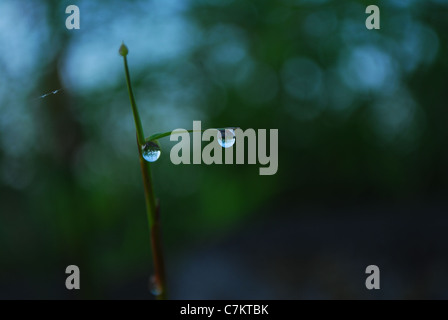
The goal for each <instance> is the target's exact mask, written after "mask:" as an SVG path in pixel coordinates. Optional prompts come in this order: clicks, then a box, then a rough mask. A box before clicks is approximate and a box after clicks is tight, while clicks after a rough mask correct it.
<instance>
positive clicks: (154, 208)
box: [123, 55, 167, 300]
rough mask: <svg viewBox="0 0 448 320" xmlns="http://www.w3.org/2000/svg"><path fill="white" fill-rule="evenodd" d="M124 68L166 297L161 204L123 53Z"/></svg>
mask: <svg viewBox="0 0 448 320" xmlns="http://www.w3.org/2000/svg"><path fill="white" fill-rule="evenodd" d="M123 59H124V69H125V73H126V83H127V87H128V93H129V99H130V101H131V106H132V113H133V114H134V121H135V128H136V130H137V145H138V153H139V158H140V168H141V171H142V176H143V186H144V190H145V201H146V213H147V216H148V224H149V230H150V233H151V248H152V255H153V260H154V281H155V284H154V285H155V286H156V291H157V293H158V294H157V295H156V298H157V299H158V300H164V299H166V297H167V295H166V279H165V264H164V259H163V252H162V242H161V232H160V229H161V228H160V213H159V206H158V205H157V204H156V198H155V195H154V188H153V184H152V178H151V167H150V165H149V162H147V161H145V160H144V159H143V156H142V145H143V144H144V143H145V136H144V133H143V127H142V123H141V120H140V116H139V113H138V109H137V104H136V103H135V99H134V93H133V92H132V86H131V77H130V75H129V69H128V62H127V59H126V55H123Z"/></svg>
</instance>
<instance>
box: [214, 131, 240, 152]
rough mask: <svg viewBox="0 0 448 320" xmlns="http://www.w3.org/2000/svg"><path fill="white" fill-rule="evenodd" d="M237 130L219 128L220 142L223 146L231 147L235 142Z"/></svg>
mask: <svg viewBox="0 0 448 320" xmlns="http://www.w3.org/2000/svg"><path fill="white" fill-rule="evenodd" d="M235 140H236V139H235V130H234V129H225V130H218V143H219V144H220V145H221V147H223V148H230V147H231V146H233V145H234V144H235Z"/></svg>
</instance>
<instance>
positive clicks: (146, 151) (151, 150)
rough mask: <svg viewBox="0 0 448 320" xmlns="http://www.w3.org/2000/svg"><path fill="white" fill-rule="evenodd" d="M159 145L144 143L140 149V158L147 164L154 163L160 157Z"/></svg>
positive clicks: (149, 142)
mask: <svg viewBox="0 0 448 320" xmlns="http://www.w3.org/2000/svg"><path fill="white" fill-rule="evenodd" d="M160 153H161V152H160V145H159V143H158V142H157V141H156V140H154V141H148V142H146V143H145V144H144V145H143V147H142V156H143V158H144V159H145V160H146V161H148V162H155V161H157V159H159V157H160Z"/></svg>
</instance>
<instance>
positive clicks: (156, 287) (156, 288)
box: [149, 276, 162, 297]
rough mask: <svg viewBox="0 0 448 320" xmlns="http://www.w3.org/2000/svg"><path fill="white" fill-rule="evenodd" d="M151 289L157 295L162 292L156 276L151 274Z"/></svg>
mask: <svg viewBox="0 0 448 320" xmlns="http://www.w3.org/2000/svg"><path fill="white" fill-rule="evenodd" d="M149 290H150V291H151V293H152V294H153V295H155V296H156V297H157V296H158V295H160V294H161V293H162V290H161V289H160V286H159V284H158V283H157V279H156V277H155V276H151V277H150V278H149Z"/></svg>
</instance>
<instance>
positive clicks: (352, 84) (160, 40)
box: [0, 0, 448, 297]
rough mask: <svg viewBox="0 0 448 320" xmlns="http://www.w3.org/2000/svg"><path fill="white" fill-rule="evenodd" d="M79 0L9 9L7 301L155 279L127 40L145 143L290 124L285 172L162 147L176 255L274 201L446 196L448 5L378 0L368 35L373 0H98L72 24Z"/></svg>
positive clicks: (4, 31) (0, 201) (160, 183)
mask: <svg viewBox="0 0 448 320" xmlns="http://www.w3.org/2000/svg"><path fill="white" fill-rule="evenodd" d="M69 4H72V3H71V2H69V1H58V3H57V4H56V3H55V2H53V1H40V2H36V1H25V0H21V1H12V0H3V1H1V3H0V43H2V48H3V50H1V52H0V70H1V73H2V80H1V85H0V296H1V297H5V296H6V297H7V296H8V294H11V295H13V296H19V297H20V296H27V297H39V296H40V297H57V296H58V295H66V294H67V293H66V292H65V289H64V288H63V283H64V282H63V281H64V280H63V279H64V274H63V271H64V270H65V266H67V265H68V264H77V265H79V266H80V268H81V270H84V271H83V275H85V277H86V278H91V279H95V281H90V282H88V281H87V280H85V282H83V283H86V284H85V286H84V288H85V290H83V294H84V295H85V296H86V297H108V295H112V296H113V293H110V291H109V288H112V289H113V288H117V287H120V285H122V283H126V282H127V281H129V279H132V278H133V277H134V275H139V274H142V273H144V272H147V273H149V270H148V268H149V266H150V261H149V259H150V254H149V250H150V246H149V235H148V228H147V222H146V217H145V210H144V198H143V191H142V182H141V177H140V171H139V164H138V158H137V150H136V142H135V128H134V123H133V120H132V114H131V110H130V106H129V102H128V96H127V93H126V87H125V82H124V73H123V66H122V60H121V58H120V57H119V55H118V52H117V50H118V48H119V46H120V44H121V42H122V41H124V42H125V43H126V44H127V46H128V48H129V51H130V52H129V56H128V59H129V64H130V69H131V76H132V79H133V83H134V86H135V88H134V90H135V94H136V99H137V104H138V105H139V108H140V112H141V116H142V122H143V125H144V129H145V132H146V135H147V136H149V135H150V134H152V133H155V132H163V131H169V130H172V129H176V128H186V129H190V128H191V126H192V121H193V120H201V121H202V126H203V128H207V127H224V126H239V127H241V128H243V129H244V128H255V129H278V130H279V170H278V173H277V174H276V175H274V176H259V175H258V167H259V166H260V165H259V164H257V165H212V166H205V165H180V166H174V165H173V164H171V162H170V160H169V152H170V147H171V146H172V145H173V143H172V142H170V141H169V139H168V138H165V139H162V140H161V141H160V142H161V144H162V156H161V158H160V159H159V160H158V161H157V162H156V163H155V164H154V165H153V166H152V167H153V175H154V182H155V189H156V193H157V195H158V197H159V198H160V203H161V212H162V222H163V228H164V240H165V245H166V248H167V252H168V256H169V255H170V254H174V253H176V252H182V250H183V249H184V248H185V247H186V246H189V245H191V244H193V243H196V242H201V241H204V239H207V241H208V240H209V239H214V238H215V237H218V236H219V235H220V234H224V233H225V232H227V231H228V230H232V229H234V228H237V227H238V225H240V224H241V223H242V222H245V223H247V222H249V223H250V221H256V220H258V219H261V218H263V217H264V216H260V212H263V214H264V215H267V216H269V215H275V214H277V212H270V213H269V212H266V210H265V209H264V208H266V207H269V208H280V207H282V208H283V209H285V207H286V209H285V210H287V211H291V212H293V213H294V214H297V215H299V214H300V212H299V211H298V210H296V207H295V204H296V203H311V204H313V203H314V204H316V203H317V204H322V205H324V204H326V203H333V202H338V203H339V202H343V203H362V202H363V201H376V200H391V199H393V200H403V201H406V200H407V199H416V198H422V199H423V198H428V197H445V198H446V192H447V182H448V166H447V163H448V148H446V141H447V139H448V125H447V123H448V122H447V120H448V109H447V107H446V105H447V103H446V101H448V91H447V90H446V86H447V82H446V75H447V70H448V58H447V57H448V52H447V48H448V39H447V33H446V30H448V19H447V13H448V4H447V2H446V1H435V0H434V1H398V0H394V1H378V5H379V7H380V9H381V29H380V30H371V31H370V30H367V29H366V28H365V25H364V22H365V19H366V17H367V15H366V14H365V7H366V6H367V5H368V4H370V3H369V2H368V1H325V0H322V1H305V0H303V1H300V0H282V1H268V0H263V1H232V0H226V1H206V0H190V1H181V0H169V1H168V0H164V1H117V0H116V1H108V2H107V3H103V2H100V1H90V0H89V1H87V0H86V1H77V5H78V6H79V8H80V10H81V29H80V30H73V31H68V30H67V29H66V28H65V18H66V17H67V15H66V14H65V8H66V6H68V5H69ZM60 88H63V91H61V92H58V93H57V94H54V95H53V94H51V95H48V96H46V97H44V98H39V97H40V96H42V95H43V94H46V93H49V92H52V91H54V90H57V89H60ZM444 194H445V195H444ZM271 211H272V210H271ZM274 211H275V210H274ZM31 269H32V270H33V275H30V274H28V272H29V270H31ZM26 275H28V277H27V276H26ZM39 279H42V280H39ZM61 279H62V280H61ZM111 279H113V283H112V281H111ZM61 281H62V282H61ZM2 284H3V286H2ZM59 286H60V287H59ZM145 286H146V284H141V287H143V288H144V287H145ZM28 287H30V288H29V290H30V291H29V292H27V293H25V294H24V293H23V288H28ZM31 287H32V288H31ZM1 288H8V290H9V291H8V292H4V291H3V290H2V289H1ZM15 290H17V291H15ZM45 290H46V291H45Z"/></svg>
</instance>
